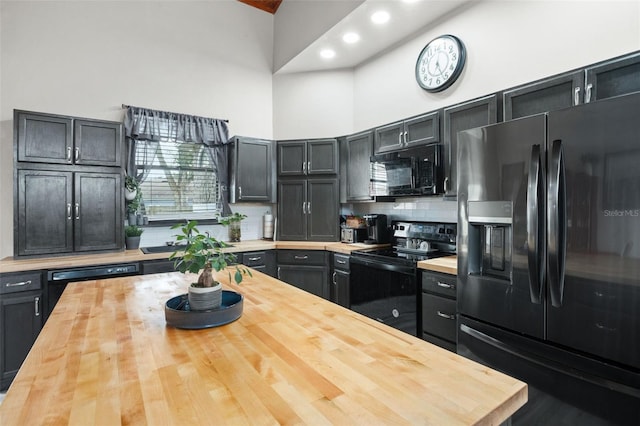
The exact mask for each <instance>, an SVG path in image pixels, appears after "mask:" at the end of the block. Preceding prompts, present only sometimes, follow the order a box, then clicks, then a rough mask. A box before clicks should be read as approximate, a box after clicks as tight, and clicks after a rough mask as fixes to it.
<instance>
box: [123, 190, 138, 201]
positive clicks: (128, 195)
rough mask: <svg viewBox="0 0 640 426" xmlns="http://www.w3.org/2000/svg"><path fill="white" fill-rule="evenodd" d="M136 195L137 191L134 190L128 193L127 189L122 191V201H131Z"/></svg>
mask: <svg viewBox="0 0 640 426" xmlns="http://www.w3.org/2000/svg"><path fill="white" fill-rule="evenodd" d="M136 195H138V190H137V189H134V190H133V191H129V190H128V189H125V190H124V199H125V200H127V201H133V200H134V199H135V198H136Z"/></svg>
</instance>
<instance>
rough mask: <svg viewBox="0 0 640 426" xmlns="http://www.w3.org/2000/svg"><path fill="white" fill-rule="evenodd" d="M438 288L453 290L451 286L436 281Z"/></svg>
mask: <svg viewBox="0 0 640 426" xmlns="http://www.w3.org/2000/svg"><path fill="white" fill-rule="evenodd" d="M438 287H444V288H453V285H451V284H447V283H443V282H440V281H438Z"/></svg>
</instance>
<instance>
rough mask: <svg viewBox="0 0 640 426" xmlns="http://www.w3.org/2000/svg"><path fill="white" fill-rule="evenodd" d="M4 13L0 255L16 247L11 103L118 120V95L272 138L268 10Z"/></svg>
mask: <svg viewBox="0 0 640 426" xmlns="http://www.w3.org/2000/svg"><path fill="white" fill-rule="evenodd" d="M0 14H1V18H0V19H1V21H0V24H1V25H0V27H1V29H0V40H1V41H0V43H1V44H0V47H1V49H0V50H1V53H0V61H1V66H0V76H1V80H0V91H1V93H2V98H1V99H2V103H1V104H0V166H1V167H2V169H1V171H0V205H1V206H2V207H1V208H0V212H1V216H0V258H2V257H5V256H11V255H12V254H13V190H12V188H13V175H12V169H13V165H12V156H13V154H12V150H13V136H12V117H13V112H12V111H13V109H14V108H17V109H26V110H33V111H42V112H51V113H59V114H68V115H75V116H82V117H90V118H100V119H110V120H121V119H122V116H123V111H122V109H121V104H123V103H124V104H130V105H136V106H142V107H149V108H155V109H161V110H169V111H176V112H183V113H188V114H195V115H202V116H207V117H216V118H226V119H229V120H230V124H229V126H230V132H231V134H241V135H251V136H255V137H265V138H271V137H272V136H273V127H272V117H273V114H272V84H271V75H272V71H271V70H272V66H273V64H272V61H273V15H271V14H268V13H265V12H263V11H261V10H258V9H256V8H252V7H249V6H247V5H244V4H242V3H240V2H237V1H233V0H224V1H207V2H202V1H200V2H191V1H169V2H167V1H159V2H155V1H131V2H122V1H118V2H115V1H90V2H85V1H75V2H62V1H46V2H31V1H5V0H2V1H1V2H0ZM43 202H46V200H43Z"/></svg>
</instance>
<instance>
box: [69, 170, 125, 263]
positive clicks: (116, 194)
mask: <svg viewBox="0 0 640 426" xmlns="http://www.w3.org/2000/svg"><path fill="white" fill-rule="evenodd" d="M74 180H75V197H74V206H73V210H74V211H73V214H74V228H75V229H74V248H75V250H76V251H89V250H116V249H120V248H122V245H123V244H122V243H123V241H122V239H123V232H122V222H123V218H122V199H123V193H122V178H121V175H120V174H119V173H75V178H74Z"/></svg>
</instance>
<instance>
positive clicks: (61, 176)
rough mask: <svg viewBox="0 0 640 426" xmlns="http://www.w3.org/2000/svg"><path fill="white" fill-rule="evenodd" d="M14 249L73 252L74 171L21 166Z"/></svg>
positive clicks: (26, 252) (25, 253) (21, 252)
mask: <svg viewBox="0 0 640 426" xmlns="http://www.w3.org/2000/svg"><path fill="white" fill-rule="evenodd" d="M17 185H18V191H17V195H18V199H17V202H16V206H15V209H14V211H15V218H14V223H15V226H16V232H15V238H14V249H15V253H16V254H17V255H18V256H28V255H37V254H58V253H68V252H71V251H73V220H72V213H73V212H72V205H73V192H72V189H73V174H72V173H71V172H60V171H50V170H30V169H18V183H17Z"/></svg>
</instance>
